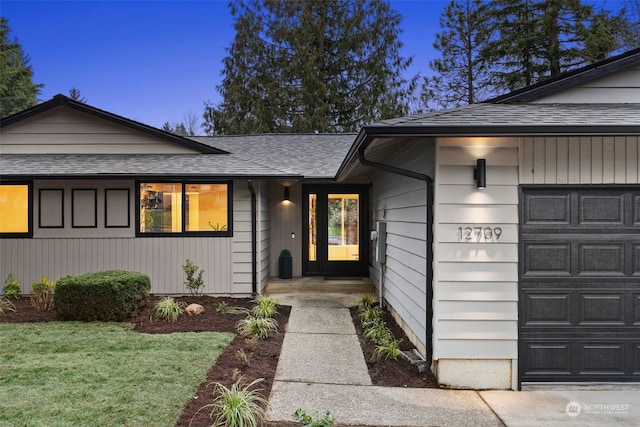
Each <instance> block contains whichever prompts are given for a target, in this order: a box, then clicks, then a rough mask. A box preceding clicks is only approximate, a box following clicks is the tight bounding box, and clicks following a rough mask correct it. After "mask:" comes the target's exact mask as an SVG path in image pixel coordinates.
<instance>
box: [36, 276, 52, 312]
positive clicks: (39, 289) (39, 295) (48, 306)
mask: <svg viewBox="0 0 640 427" xmlns="http://www.w3.org/2000/svg"><path fill="white" fill-rule="evenodd" d="M55 288H56V282H54V281H53V280H47V276H42V279H41V280H40V281H39V282H31V289H32V290H33V296H32V297H31V305H33V306H34V307H35V308H36V310H42V311H51V310H53V293H54V292H55Z"/></svg>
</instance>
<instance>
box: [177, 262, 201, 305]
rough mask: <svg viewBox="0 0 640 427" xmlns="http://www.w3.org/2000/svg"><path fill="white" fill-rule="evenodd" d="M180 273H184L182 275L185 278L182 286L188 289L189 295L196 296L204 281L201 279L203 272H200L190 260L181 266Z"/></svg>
mask: <svg viewBox="0 0 640 427" xmlns="http://www.w3.org/2000/svg"><path fill="white" fill-rule="evenodd" d="M182 271H184V274H185V275H186V276H187V279H186V280H185V281H184V285H185V286H186V287H187V289H189V292H191V295H196V296H197V295H198V294H199V293H200V290H201V289H202V288H203V287H204V279H203V278H202V275H203V274H204V270H201V269H200V267H198V266H197V265H195V264H194V263H192V262H191V260H190V259H187V261H186V262H185V264H184V265H183V266H182Z"/></svg>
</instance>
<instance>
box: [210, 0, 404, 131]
mask: <svg viewBox="0 0 640 427" xmlns="http://www.w3.org/2000/svg"><path fill="white" fill-rule="evenodd" d="M230 7H231V13H232V15H233V16H234V20H235V24H234V26H235V29H236V35H235V38H234V41H233V42H232V44H231V46H230V47H229V48H228V49H227V56H226V57H225V58H224V61H223V63H224V70H223V81H222V84H221V85H220V86H218V88H217V89H218V91H219V92H220V94H221V95H222V97H223V101H222V102H221V103H220V104H219V105H211V104H208V105H207V106H206V108H205V114H204V119H205V129H206V131H207V133H208V134H214V133H215V134H238V133H249V134H250V133H263V132H345V131H356V130H358V129H359V128H360V127H362V126H363V125H365V124H368V123H371V122H374V121H376V120H380V119H383V118H388V117H392V116H398V115H402V114H406V113H407V109H408V105H409V102H410V100H411V96H410V94H411V93H412V91H413V89H414V87H413V86H414V85H415V82H416V78H413V79H411V81H406V80H405V79H404V78H403V77H402V72H403V71H404V70H406V69H407V67H408V66H409V65H410V63H411V59H404V58H402V57H400V54H399V49H400V47H401V46H402V43H401V42H400V41H399V39H398V35H399V33H400V30H399V24H400V21H401V17H400V15H399V14H398V13H397V12H395V11H393V10H392V9H391V8H390V6H389V4H388V2H386V1H374V2H370V1H366V0H346V1H345V0H341V1H338V0H327V1H303V2H302V1H291V0H280V1H275V0H272V1H269V0H266V1H259V0H246V1H242V2H238V3H232V4H230Z"/></svg>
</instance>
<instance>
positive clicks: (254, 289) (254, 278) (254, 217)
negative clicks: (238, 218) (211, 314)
mask: <svg viewBox="0 0 640 427" xmlns="http://www.w3.org/2000/svg"><path fill="white" fill-rule="evenodd" d="M247 187H248V188H249V192H250V193H251V295H252V296H253V297H255V296H256V295H257V294H258V265H257V264H258V257H257V253H256V252H257V251H258V224H257V221H258V201H257V198H256V190H255V189H254V188H253V181H252V180H250V179H249V180H247Z"/></svg>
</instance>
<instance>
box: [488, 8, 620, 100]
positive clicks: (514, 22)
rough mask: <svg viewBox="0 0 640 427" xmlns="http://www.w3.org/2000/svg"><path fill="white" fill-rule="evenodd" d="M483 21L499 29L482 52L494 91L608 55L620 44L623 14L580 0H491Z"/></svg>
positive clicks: (529, 82) (555, 73)
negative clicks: (490, 67) (487, 65)
mask: <svg viewBox="0 0 640 427" xmlns="http://www.w3.org/2000/svg"><path fill="white" fill-rule="evenodd" d="M488 10H489V13H488V14H487V25H489V26H490V27H492V28H494V29H495V30H496V31H497V34H496V37H495V38H494V39H493V40H492V41H491V42H490V43H488V44H487V45H486V47H485V49H484V50H483V54H484V56H485V58H486V60H487V61H489V62H490V63H492V64H494V66H495V67H496V69H495V70H494V71H493V73H492V74H493V84H494V86H495V87H496V88H497V90H498V91H504V90H508V91H511V90H515V89H518V88H521V87H524V86H529V85H532V84H534V83H536V82H538V81H541V80H544V79H547V78H549V77H553V76H557V75H558V74H560V73H561V72H564V71H567V70H569V69H572V68H576V67H579V66H583V65H586V64H588V63H590V62H593V61H598V60H601V59H604V58H606V57H607V56H608V55H609V54H611V52H613V51H615V50H616V49H619V48H620V47H621V44H620V38H621V36H620V31H621V30H620V29H616V28H614V25H615V26H618V27H625V24H626V23H627V21H626V19H625V17H624V15H623V14H619V15H612V14H610V12H607V11H600V12H598V13H596V12H595V11H594V9H593V6H591V5H588V4H584V3H583V2H582V1H581V0H490V2H489V8H488Z"/></svg>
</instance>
